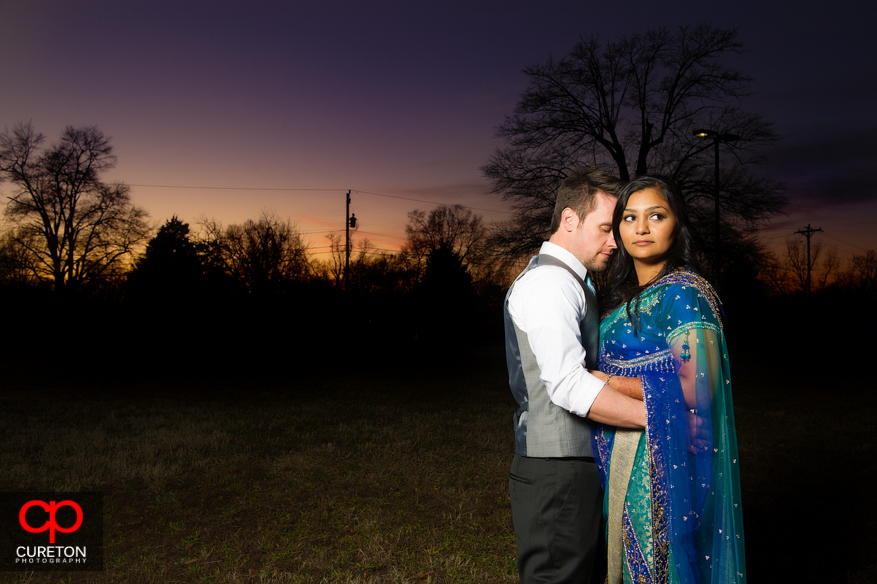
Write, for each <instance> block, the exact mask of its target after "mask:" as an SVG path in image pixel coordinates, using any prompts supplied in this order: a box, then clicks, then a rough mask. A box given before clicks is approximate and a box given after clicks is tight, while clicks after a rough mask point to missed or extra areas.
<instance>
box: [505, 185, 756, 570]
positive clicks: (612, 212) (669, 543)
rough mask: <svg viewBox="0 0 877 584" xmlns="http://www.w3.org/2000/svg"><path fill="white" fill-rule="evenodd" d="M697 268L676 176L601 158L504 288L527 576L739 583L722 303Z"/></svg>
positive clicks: (516, 498)
mask: <svg viewBox="0 0 877 584" xmlns="http://www.w3.org/2000/svg"><path fill="white" fill-rule="evenodd" d="M613 255H615V257H614V258H612V256H613ZM610 258H612V261H611V262H610ZM697 265H698V264H697V260H696V257H695V254H694V250H693V249H692V234H691V232H690V227H689V222H688V216H687V212H686V206H685V201H684V200H683V198H682V196H681V194H680V193H679V192H678V190H677V188H676V186H675V185H674V184H673V183H672V182H671V181H669V180H667V179H664V178H661V177H650V176H643V177H639V178H637V179H634V180H633V181H630V182H628V183H623V182H622V181H620V180H619V179H617V178H615V177H613V176H611V175H609V174H606V173H604V172H601V171H598V170H594V169H591V170H585V171H579V172H576V173H573V174H572V175H571V176H570V177H568V178H567V179H566V180H565V181H564V182H563V184H562V185H561V187H560V189H559V190H558V195H557V202H556V205H555V208H554V215H553V217H552V222H551V236H550V238H549V240H548V241H547V242H545V243H544V244H543V245H542V248H541V249H540V252H539V255H537V256H535V257H533V258H532V260H531V261H530V263H529V265H528V266H527V268H526V269H525V270H524V271H523V272H522V273H521V274H520V275H519V276H518V278H517V279H516V280H515V282H514V283H513V284H512V286H511V288H510V290H509V292H508V295H507V296H506V303H505V331H506V359H507V364H508V370H509V384H510V386H511V390H512V393H513V394H514V396H515V399H516V400H517V402H518V404H519V406H520V407H519V409H518V410H517V411H516V412H515V415H514V426H515V457H514V461H513V462H512V469H511V473H510V475H509V491H510V495H511V502H512V517H513V521H514V527H515V534H516V537H517V544H518V571H519V574H520V577H521V581H522V582H524V583H525V584H531V583H546V584H549V583H550V584H558V583H566V582H569V583H576V584H581V583H586V582H594V583H596V582H603V581H604V579H605V580H606V581H608V582H609V583H610V584H615V583H621V582H624V583H628V582H632V583H645V582H649V583H652V582H654V583H662V584H663V583H684V584H689V583H707V582H708V583H712V584H719V583H726V582H744V581H745V561H744V555H743V522H742V508H741V505H740V482H739V466H738V461H737V440H736V434H735V430H734V413H733V405H732V402H731V378H730V373H729V369H728V355H727V348H726V346H725V337H724V332H723V328H722V319H721V306H720V304H719V300H718V297H717V296H716V294H715V293H714V291H713V289H712V287H711V286H710V285H709V283H708V282H707V281H706V280H704V279H703V278H702V277H701V276H700V275H699V274H698V268H697ZM607 266H608V267H609V272H608V293H607V294H605V295H604V302H603V304H604V306H603V307H602V308H603V309H604V310H603V312H602V314H601V307H600V306H598V303H597V297H596V294H595V290H594V287H593V283H592V282H591V274H592V273H596V272H602V271H603V270H605V269H606V268H607ZM601 316H602V321H601ZM607 574H608V575H607Z"/></svg>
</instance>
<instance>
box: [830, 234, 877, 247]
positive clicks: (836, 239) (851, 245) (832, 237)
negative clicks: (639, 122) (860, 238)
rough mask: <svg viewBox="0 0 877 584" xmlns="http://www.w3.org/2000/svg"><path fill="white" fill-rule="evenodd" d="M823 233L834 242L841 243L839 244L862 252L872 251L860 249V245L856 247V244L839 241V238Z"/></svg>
mask: <svg viewBox="0 0 877 584" xmlns="http://www.w3.org/2000/svg"><path fill="white" fill-rule="evenodd" d="M823 233H824V235H825V237H828V238H831V239H833V240H835V241H839V242H841V243H843V244H844V245H848V246H850V247H854V248H856V249H858V250H861V251H871V250H867V249H865V248H862V247H859V246H858V245H854V244H852V243H850V242H849V241H844V240H843V239H839V238H837V237H834V236H831V235H829V234H827V233H825V232H823Z"/></svg>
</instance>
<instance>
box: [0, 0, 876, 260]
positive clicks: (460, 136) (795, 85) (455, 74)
mask: <svg viewBox="0 0 877 584" xmlns="http://www.w3.org/2000/svg"><path fill="white" fill-rule="evenodd" d="M865 5H866V4H865V3H863V2H851V1H847V0H840V1H834V2H830V3H826V2H809V1H804V2H763V1H753V0H744V1H737V2H721V3H720V2H715V1H704V0H697V1H680V2H672V1H668V2H663V3H657V2H646V1H637V2H625V1H612V2H602V3H598V2H586V1H578V2H569V1H561V0H551V1H542V2H535V1H521V0H506V1H503V2H499V1H491V2H487V1H473V0H469V1H466V2H456V1H448V0H443V1H441V2H427V1H423V2H411V1H410V0H409V1H405V2H365V1H361V2H355V1H333V0H326V1H321V2H303V1H301V2H292V1H279V0H277V1H260V0H249V1H247V2H223V1H217V0H210V1H186V0H175V1H172V2H165V1H145V0H126V1H124V2H119V1H108V0H107V1H104V0H94V1H91V0H77V1H70V0H65V1H62V0H28V1H24V0H0V54H2V59H0V127H6V128H12V126H13V125H14V124H16V123H17V122H27V121H32V123H33V125H34V127H35V128H36V130H37V131H39V132H42V133H44V134H46V136H47V138H48V140H49V141H50V142H51V141H54V140H56V139H57V138H58V136H59V135H60V132H61V131H62V129H63V128H64V127H65V126H67V125H74V126H81V125H96V126H97V127H98V128H99V129H100V130H102V131H103V132H104V133H105V134H106V135H108V136H110V137H111V138H112V143H113V145H114V147H115V152H116V154H117V156H118V159H119V163H118V166H117V167H116V169H115V170H113V171H112V173H111V174H110V175H108V176H107V178H108V179H112V180H118V181H122V182H125V183H127V184H129V185H131V186H132V196H133V199H134V202H135V203H136V204H138V205H139V206H142V207H144V208H146V209H147V210H148V211H149V212H150V215H151V218H152V221H153V222H154V224H155V225H156V226H158V225H160V224H161V223H163V222H164V221H165V220H166V219H168V218H169V217H170V216H171V215H174V214H176V215H177V216H179V217H180V218H181V219H183V220H184V221H188V222H190V223H194V222H195V221H196V220H197V219H198V217H199V216H206V217H209V218H215V219H218V220H219V221H221V222H223V223H225V224H228V223H233V222H241V221H243V220H245V219H248V218H257V217H258V216H259V214H260V213H261V211H262V210H268V209H270V210H273V211H275V212H276V213H277V214H278V215H280V216H281V217H283V218H290V219H292V220H293V221H295V222H297V223H298V227H299V229H300V230H301V231H302V232H304V233H306V236H307V237H308V238H310V240H311V242H312V247H313V248H314V250H315V251H322V250H321V249H320V248H324V246H325V245H326V240H325V239H324V235H325V232H327V231H329V230H338V231H341V230H343V228H344V217H345V216H344V212H345V205H344V202H345V194H346V193H347V191H348V190H351V191H353V193H352V194H351V198H352V201H353V202H352V207H351V210H352V211H353V212H354V213H355V214H356V216H357V217H358V218H359V220H360V224H361V227H360V231H359V233H358V234H357V235H356V238H357V239H360V238H362V237H368V238H369V239H370V240H371V241H372V242H373V243H374V244H375V245H376V247H377V248H379V249H398V247H399V246H400V245H401V244H402V243H403V241H404V237H405V232H404V227H405V223H406V220H407V217H406V215H407V213H408V211H410V210H412V209H415V208H420V209H424V210H426V209H431V208H433V207H434V206H435V205H436V204H438V203H445V204H453V203H460V204H462V205H466V206H468V207H472V208H474V209H475V210H476V212H478V213H480V214H482V215H483V216H484V218H485V220H486V221H488V222H489V221H493V220H496V219H502V218H505V217H508V214H507V212H508V204H507V203H506V202H504V201H502V200H501V199H500V198H499V197H498V196H497V195H492V194H490V193H489V191H490V183H489V182H488V181H487V180H486V179H485V178H484V177H483V176H482V175H481V173H480V170H479V167H480V166H481V165H483V164H485V162H487V160H488V157H489V156H490V154H491V153H492V152H493V151H494V149H495V148H496V147H498V146H500V145H501V142H500V141H498V140H497V139H496V138H494V132H495V128H496V126H497V125H499V124H500V123H501V122H502V121H503V116H504V115H506V114H510V113H512V111H513V109H514V107H515V104H516V102H517V100H518V98H519V96H520V95H521V93H522V92H523V91H524V89H525V87H526V84H527V78H526V77H525V76H524V75H523V73H522V72H521V70H522V69H523V68H524V67H525V66H527V65H531V64H536V63H543V62H545V61H546V59H547V57H548V55H549V54H551V55H553V56H554V57H558V58H559V57H562V56H564V55H565V54H566V53H568V51H569V50H570V49H571V48H572V47H573V45H574V44H575V43H576V42H577V41H578V39H579V37H580V35H589V34H591V33H598V34H600V35H601V36H602V37H604V38H615V37H617V36H619V35H622V34H626V33H629V32H640V31H645V30H647V29H649V28H655V27H658V26H671V27H675V26H677V25H680V24H698V23H703V22H706V23H710V24H713V25H715V26H720V27H739V29H740V39H741V40H742V41H743V43H744V48H745V49H746V50H747V53H746V54H744V55H742V56H739V57H735V58H734V59H733V61H732V63H733V64H734V65H735V66H737V67H738V68H740V69H741V70H743V71H744V72H745V73H747V74H749V75H750V76H752V77H753V78H754V81H753V83H752V85H751V88H752V89H753V91H754V92H755V95H754V96H753V97H751V98H750V99H749V100H747V102H746V103H745V106H746V107H747V109H749V110H750V111H755V112H758V113H762V114H764V115H765V116H766V117H767V119H768V120H770V121H772V122H774V124H775V130H776V131H777V132H778V134H779V135H780V136H781V137H782V140H781V141H780V142H779V143H778V144H776V145H775V146H773V147H771V148H770V149H768V150H767V151H766V152H765V154H766V155H767V156H768V157H769V158H770V161H771V162H770V165H769V166H768V168H767V169H768V171H769V172H771V173H772V174H773V175H774V177H775V178H777V179H779V180H782V181H785V182H786V183H787V187H788V190H787V192H786V194H787V196H788V197H789V199H790V205H789V208H788V215H787V216H782V217H778V218H776V219H775V220H774V221H773V222H772V223H771V225H770V227H769V228H767V229H765V230H764V231H763V233H762V239H763V241H765V243H767V244H768V245H770V246H776V245H778V244H782V243H783V242H784V241H785V238H786V237H787V236H788V235H791V234H792V233H793V232H794V231H796V230H798V229H801V228H804V227H806V226H807V225H808V224H811V225H812V226H813V227H821V228H822V229H823V230H824V233H823V234H819V235H816V236H815V237H814V240H815V239H816V238H822V239H823V240H824V242H825V243H826V244H828V245H834V246H837V248H838V250H839V251H840V252H841V255H842V256H844V257H846V256H848V255H850V254H854V253H858V254H860V253H864V251H865V250H867V249H877V188H875V182H874V181H871V180H870V178H871V177H870V176H869V172H874V170H875V161H877V108H875V105H874V104H875V103H877V75H875V61H877V40H875V39H877V35H875V34H874V32H873V30H872V29H873V26H872V24H871V22H870V19H868V18H865V14H864V8H862V7H863V6H865ZM182 187H186V188H182ZM207 187H216V188H207ZM8 189H9V186H8V185H5V186H4V185H0V193H4V194H5V193H7V192H8Z"/></svg>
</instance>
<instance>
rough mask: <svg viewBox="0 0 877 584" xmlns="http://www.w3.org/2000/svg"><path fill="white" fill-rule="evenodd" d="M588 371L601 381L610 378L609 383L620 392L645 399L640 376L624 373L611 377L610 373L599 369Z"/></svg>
mask: <svg viewBox="0 0 877 584" xmlns="http://www.w3.org/2000/svg"><path fill="white" fill-rule="evenodd" d="M588 372H589V373H590V374H591V375H593V376H594V377H596V378H597V379H599V380H600V381H606V380H607V379H608V380H609V383H608V384H607V385H608V386H609V387H611V388H612V389H614V390H615V391H617V392H618V393H620V394H622V395H626V396H627V397H632V398H633V399H638V400H639V401H643V382H642V380H641V379H640V378H639V377H624V376H623V375H612V376H611V377H610V376H609V374H608V373H603V372H602V371H599V370H597V369H593V370H589V371H588Z"/></svg>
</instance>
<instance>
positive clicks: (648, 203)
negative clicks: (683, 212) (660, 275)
mask: <svg viewBox="0 0 877 584" xmlns="http://www.w3.org/2000/svg"><path fill="white" fill-rule="evenodd" d="M618 232H619V234H620V235H621V241H622V243H623V244H624V249H625V251H627V253H629V254H630V256H631V257H632V258H633V261H634V263H639V264H649V265H653V264H661V265H663V262H664V261H666V257H667V252H668V251H669V250H670V248H671V247H673V244H674V243H675V242H676V215H674V214H673V211H671V210H670V205H669V204H668V203H667V199H666V198H664V195H663V193H661V191H659V190H658V189H656V188H648V189H643V190H641V191H637V192H635V193H634V194H632V195H631V196H630V198H629V199H628V200H627V205H625V207H624V213H623V214H622V215H621V224H620V225H619V226H618Z"/></svg>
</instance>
